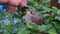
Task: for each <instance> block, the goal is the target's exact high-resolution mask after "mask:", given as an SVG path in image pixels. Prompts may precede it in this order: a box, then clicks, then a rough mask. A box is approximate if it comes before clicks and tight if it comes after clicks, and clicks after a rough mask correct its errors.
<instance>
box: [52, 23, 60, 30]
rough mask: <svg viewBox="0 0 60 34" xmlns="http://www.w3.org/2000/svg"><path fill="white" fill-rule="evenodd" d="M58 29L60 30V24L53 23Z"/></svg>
mask: <svg viewBox="0 0 60 34" xmlns="http://www.w3.org/2000/svg"><path fill="white" fill-rule="evenodd" d="M52 23H53V24H54V26H55V27H56V28H57V29H60V24H58V22H52Z"/></svg>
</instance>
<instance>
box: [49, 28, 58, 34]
mask: <svg viewBox="0 0 60 34" xmlns="http://www.w3.org/2000/svg"><path fill="white" fill-rule="evenodd" d="M48 33H49V34H57V33H56V31H55V29H54V28H51V29H49V31H48Z"/></svg>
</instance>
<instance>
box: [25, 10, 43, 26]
mask: <svg viewBox="0 0 60 34" xmlns="http://www.w3.org/2000/svg"><path fill="white" fill-rule="evenodd" d="M25 20H26V22H27V23H34V24H37V25H41V24H43V18H42V16H39V15H38V14H36V12H35V11H34V10H31V9H30V10H28V11H27V12H26V15H25Z"/></svg>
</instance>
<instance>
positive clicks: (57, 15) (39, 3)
mask: <svg viewBox="0 0 60 34" xmlns="http://www.w3.org/2000/svg"><path fill="white" fill-rule="evenodd" d="M26 7H28V8H26V9H27V10H28V9H33V10H36V12H37V13H38V14H39V15H41V16H42V17H43V19H44V24H42V25H36V24H28V23H26V22H25V21H24V20H23V16H24V15H25V14H26V11H25V10H18V12H17V14H18V15H17V14H13V13H11V12H9V11H7V12H6V13H2V12H0V34H60V10H59V9H58V8H57V7H55V6H53V7H52V8H50V0H28V4H27V6H26Z"/></svg>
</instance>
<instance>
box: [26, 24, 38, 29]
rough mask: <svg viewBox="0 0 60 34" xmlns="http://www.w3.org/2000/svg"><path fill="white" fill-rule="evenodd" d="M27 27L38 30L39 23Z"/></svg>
mask: <svg viewBox="0 0 60 34" xmlns="http://www.w3.org/2000/svg"><path fill="white" fill-rule="evenodd" d="M27 27H28V28H31V29H34V30H38V29H37V25H35V24H29V25H27Z"/></svg>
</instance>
